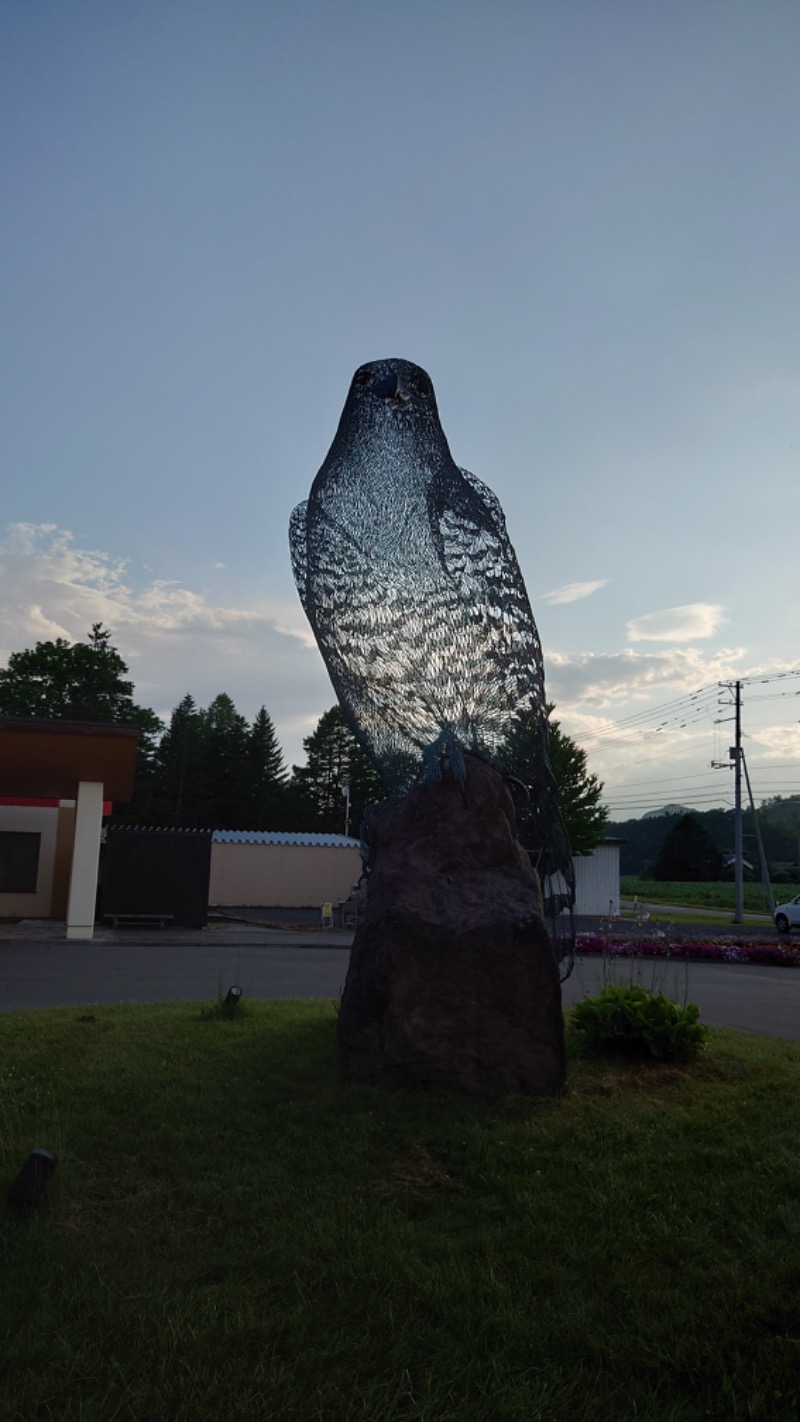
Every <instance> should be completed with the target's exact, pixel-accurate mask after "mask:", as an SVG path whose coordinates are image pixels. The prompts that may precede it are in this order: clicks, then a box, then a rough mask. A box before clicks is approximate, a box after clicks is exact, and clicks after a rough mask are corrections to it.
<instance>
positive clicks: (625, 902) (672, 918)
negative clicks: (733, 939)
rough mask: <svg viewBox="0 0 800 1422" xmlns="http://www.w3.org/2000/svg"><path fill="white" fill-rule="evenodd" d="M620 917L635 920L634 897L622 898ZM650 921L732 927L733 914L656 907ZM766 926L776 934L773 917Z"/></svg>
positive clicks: (651, 922)
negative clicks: (675, 910)
mask: <svg viewBox="0 0 800 1422" xmlns="http://www.w3.org/2000/svg"><path fill="white" fill-rule="evenodd" d="M648 902H649V900H648ZM620 918H623V919H625V920H626V921H628V920H630V921H633V920H635V914H634V911H633V899H632V898H631V899H621V900H620ZM647 921H648V920H645V923H647ZM649 922H650V926H651V927H652V926H653V924H654V923H655V922H658V923H672V924H674V925H675V927H676V928H681V927H683V928H686V927H687V925H689V924H697V925H698V926H700V927H705V928H727V927H730V923H731V915H730V913H722V912H720V913H711V912H705V913H699V912H698V913H691V912H687V913H685V912H683V911H681V912H680V913H670V912H669V910H668V909H662V908H658V907H655V908H654V910H653V912H652V913H651V914H650V919H649ZM756 926H758V925H756ZM764 926H765V927H766V928H767V929H769V930H770V931H771V932H772V933H773V934H774V932H775V930H774V928H773V926H772V921H771V919H769V918H767V919H765V920H764ZM578 931H579V932H580V921H579V923H578ZM644 932H645V933H646V932H647V929H646V928H645V929H644Z"/></svg>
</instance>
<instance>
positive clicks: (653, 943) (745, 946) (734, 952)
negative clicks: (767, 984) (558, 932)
mask: <svg viewBox="0 0 800 1422" xmlns="http://www.w3.org/2000/svg"><path fill="white" fill-rule="evenodd" d="M575 950H576V952H577V953H586V954H589V953H599V954H607V955H608V956H609V957H611V958H691V959H694V960H695V961H697V962H705V963H761V964H762V965H765V964H766V965H768V966H770V967H775V968H800V948H790V947H787V946H784V945H783V944H782V943H764V942H759V941H757V940H755V941H752V942H748V941H747V940H746V939H741V938H678V939H670V938H624V937H621V936H619V935H616V936H615V935H614V934H611V935H610V936H608V937H604V936H603V935H601V934H599V933H579V934H578V940H577V943H576V945H575Z"/></svg>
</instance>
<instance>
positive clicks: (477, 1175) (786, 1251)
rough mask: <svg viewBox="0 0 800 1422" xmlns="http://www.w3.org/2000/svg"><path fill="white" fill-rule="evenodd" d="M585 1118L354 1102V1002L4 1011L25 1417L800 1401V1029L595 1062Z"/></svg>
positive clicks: (735, 1411) (467, 1412)
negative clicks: (45, 1179)
mask: <svg viewBox="0 0 800 1422" xmlns="http://www.w3.org/2000/svg"><path fill="white" fill-rule="evenodd" d="M571 1050H572V1059H571V1069H570V1077H569V1084H568V1088H567V1090H566V1092H565V1094H564V1096H563V1097H562V1098H561V1099H560V1100H558V1101H555V1102H546V1103H540V1104H536V1103H532V1102H530V1101H528V1100H525V1099H522V1098H512V1099H510V1100H509V1101H507V1102H506V1103H505V1104H504V1105H503V1106H501V1107H499V1108H497V1109H492V1108H489V1107H482V1106H477V1105H471V1104H468V1103H466V1102H464V1101H461V1100H457V1099H454V1098H452V1097H447V1096H445V1095H418V1096H412V1095H405V1094H401V1093H395V1094H389V1093H382V1092H380V1091H378V1090H376V1089H367V1088H359V1089H353V1088H351V1089H347V1088H343V1087H342V1086H340V1084H339V1081H338V1073H337V1061H336V1051H335V1012H334V1008H333V1006H332V1005H331V1004H330V1003H281V1004H276V1003H269V1002H261V1003H255V1004H250V1005H249V1007H248V1010H247V1012H246V1014H245V1015H244V1016H243V1017H242V1018H241V1019H240V1020H235V1021H230V1022H226V1021H222V1020H219V1019H218V1018H216V1019H215V1018H213V1017H209V1018H206V1019H203V1018H201V1015H200V1011H199V1009H198V1006H197V1005H196V1004H194V1005H192V1004H183V1005H170V1006H168V1007H155V1008H153V1007H147V1008H145V1007H133V1006H131V1007H118V1008H92V1009H91V1010H89V1011H86V1010H78V1009H59V1010H58V1011H53V1012H25V1013H22V1012H20V1013H8V1014H5V1015H4V1016H2V1017H0V1063H2V1066H1V1067H0V1128H1V1130H0V1142H1V1145H0V1176H1V1178H0V1186H2V1189H3V1191H4V1192H5V1190H6V1189H7V1187H8V1184H9V1183H10V1181H11V1180H12V1178H13V1176H14V1175H15V1173H16V1171H17V1169H18V1168H19V1165H20V1163H21V1161H22V1160H23V1159H24V1157H25V1156H26V1154H27V1152H28V1151H29V1150H30V1148H31V1147H32V1146H33V1145H34V1143H36V1142H37V1141H38V1142H39V1143H40V1144H41V1145H43V1146H47V1147H50V1148H51V1149H54V1150H55V1151H57V1153H58V1155H59V1157H60V1167H59V1169H58V1171H57V1173H56V1175H55V1177H54V1179H53V1181H52V1182H51V1185H50V1187H49V1196H48V1203H47V1206H46V1208H45V1209H44V1210H43V1211H42V1212H41V1214H40V1215H39V1216H37V1217H34V1218H33V1219H31V1220H30V1221H27V1222H26V1221H24V1220H18V1219H16V1218H13V1217H10V1216H9V1215H8V1213H7V1212H6V1211H5V1210H2V1211H0V1252H1V1253H2V1261H1V1266H2V1279H3V1286H2V1290H0V1330H1V1331H2V1337H3V1340H4V1346H3V1367H2V1368H1V1369H0V1417H2V1418H3V1419H14V1422H29V1419H31V1422H32V1419H34V1418H35V1419H42V1418H44V1419H53V1422H56V1419H58V1422H79V1419H81V1420H82V1422H144V1419H147V1422H220V1419H225V1422H227V1419H234V1418H235V1419H240V1418H244V1419H258V1422H268V1420H269V1422H278V1420H279V1419H297V1422H314V1419H318V1422H340V1419H341V1422H355V1419H359V1422H537V1420H538V1422H561V1419H563V1420H564V1422H567V1419H569V1422H621V1419H625V1420H627V1419H629V1418H630V1419H632V1418H641V1419H643V1422H644V1420H645V1419H646V1422H690V1420H691V1422H695V1419H696V1422H700V1419H708V1418H712V1419H720V1422H722V1419H725V1422H727V1419H732V1418H742V1419H744V1418H748V1419H763V1422H767V1419H769V1422H783V1419H789V1418H792V1419H796V1417H797V1414H798V1410H800V1326H799V1325H798V1309H797V1295H798V1288H800V1089H798V1088H800V1044H797V1043H792V1042H783V1041H780V1040H767V1039H764V1038H758V1037H755V1036H751V1035H750V1034H746V1033H733V1032H714V1033H713V1034H712V1042H711V1046H710V1048H709V1050H708V1051H707V1052H706V1053H705V1054H704V1055H703V1057H702V1058H701V1059H700V1060H699V1061H698V1062H697V1063H696V1064H694V1065H693V1066H690V1067H683V1068H677V1067H671V1068H663V1067H662V1068H659V1067H641V1066H639V1067H635V1066H617V1065H612V1064H609V1063H594V1062H591V1061H589V1060H588V1059H585V1058H582V1057H581V1056H580V1055H578V1050H579V1049H578V1046H577V1044H574V1045H573V1046H572V1047H571Z"/></svg>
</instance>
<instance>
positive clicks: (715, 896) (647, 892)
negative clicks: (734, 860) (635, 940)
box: [619, 874, 800, 913]
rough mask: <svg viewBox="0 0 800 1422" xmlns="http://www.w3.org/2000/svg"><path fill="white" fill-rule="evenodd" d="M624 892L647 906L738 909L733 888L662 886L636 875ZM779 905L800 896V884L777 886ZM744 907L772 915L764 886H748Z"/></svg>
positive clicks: (624, 880)
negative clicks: (678, 905) (658, 904)
mask: <svg viewBox="0 0 800 1422" xmlns="http://www.w3.org/2000/svg"><path fill="white" fill-rule="evenodd" d="M619 882H620V892H621V893H622V894H623V895H624V896H625V897H626V898H633V896H634V894H638V895H639V898H640V899H642V900H644V901H645V902H647V903H660V904H688V905H690V906H691V907H694V908H719V909H730V911H731V913H733V910H734V906H735V888H734V885H733V884H714V883H699V884H692V883H686V882H682V883H661V882H658V881H656V880H654V879H647V880H645V879H638V878H637V877H636V876H635V875H633V874H623V875H622V876H621V877H620V881H619ZM773 893H774V895H775V902H776V904H785V903H787V902H788V901H789V899H793V898H795V897H796V896H797V895H798V894H800V884H776V885H775V886H774V888H773ZM744 907H745V909H746V910H747V912H748V913H768V912H769V908H768V906H767V902H766V898H765V896H764V889H763V887H762V886H761V884H745V885H744Z"/></svg>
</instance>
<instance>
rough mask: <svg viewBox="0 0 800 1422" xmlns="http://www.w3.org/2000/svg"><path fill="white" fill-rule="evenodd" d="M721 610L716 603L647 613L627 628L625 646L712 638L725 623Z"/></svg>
mask: <svg viewBox="0 0 800 1422" xmlns="http://www.w3.org/2000/svg"><path fill="white" fill-rule="evenodd" d="M724 613H725V608H724V607H722V606H721V604H720V603H717V602H689V603H686V605H685V606H684V607H666V608H664V609H663V611H661V612H647V613H645V615H644V616H643V617H633V618H631V620H630V622H629V623H628V624H627V631H628V641H629V642H692V641H694V640H695V639H696V638H698V637H712V636H713V635H714V633H715V632H716V631H717V629H718V628H719V627H720V626H721V624H722V623H723V622H724V621H725V617H724Z"/></svg>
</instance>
